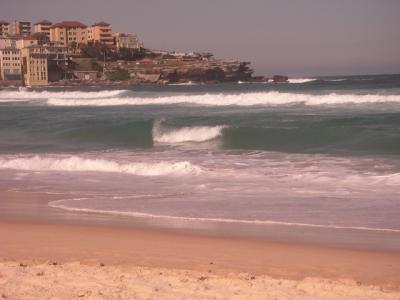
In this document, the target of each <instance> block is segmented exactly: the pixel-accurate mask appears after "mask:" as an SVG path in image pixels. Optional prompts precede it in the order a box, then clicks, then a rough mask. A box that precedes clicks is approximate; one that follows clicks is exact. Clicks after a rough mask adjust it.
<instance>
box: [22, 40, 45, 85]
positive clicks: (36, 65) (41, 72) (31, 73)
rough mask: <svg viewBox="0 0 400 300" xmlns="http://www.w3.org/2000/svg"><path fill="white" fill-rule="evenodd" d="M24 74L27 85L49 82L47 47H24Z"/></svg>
mask: <svg viewBox="0 0 400 300" xmlns="http://www.w3.org/2000/svg"><path fill="white" fill-rule="evenodd" d="M22 62H23V76H24V82H25V84H27V85H47V84H48V83H49V77H48V65H47V54H46V49H45V48H44V47H43V46H39V45H32V46H28V47H26V48H24V49H22Z"/></svg>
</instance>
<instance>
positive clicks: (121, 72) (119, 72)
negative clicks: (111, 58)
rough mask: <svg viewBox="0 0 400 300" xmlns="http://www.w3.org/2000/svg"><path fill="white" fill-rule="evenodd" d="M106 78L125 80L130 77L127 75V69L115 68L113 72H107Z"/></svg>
mask: <svg viewBox="0 0 400 300" xmlns="http://www.w3.org/2000/svg"><path fill="white" fill-rule="evenodd" d="M107 77H108V79H110V80H112V81H125V80H129V79H130V78H131V77H130V75H129V72H128V70H125V69H121V68H117V69H116V70H114V71H113V72H109V73H107Z"/></svg>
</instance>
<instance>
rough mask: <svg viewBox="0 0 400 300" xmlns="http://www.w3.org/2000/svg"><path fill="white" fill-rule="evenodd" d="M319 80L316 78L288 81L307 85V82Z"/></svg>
mask: <svg viewBox="0 0 400 300" xmlns="http://www.w3.org/2000/svg"><path fill="white" fill-rule="evenodd" d="M315 80H317V79H315V78H289V79H288V81H289V83H306V82H311V81H315Z"/></svg>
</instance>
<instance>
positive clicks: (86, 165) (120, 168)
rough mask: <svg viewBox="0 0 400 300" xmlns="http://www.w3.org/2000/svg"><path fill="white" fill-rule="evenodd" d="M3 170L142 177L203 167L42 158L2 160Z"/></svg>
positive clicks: (182, 173)
mask: <svg viewBox="0 0 400 300" xmlns="http://www.w3.org/2000/svg"><path fill="white" fill-rule="evenodd" d="M0 169H16V170H32V171H81V172H84V171H87V172H109V173H125V174H133V175H139V176H159V175H185V174H197V173H200V172H201V171H202V170H201V167H199V166H196V165H192V164H191V163H190V162H187V161H180V162H157V163H147V162H135V163H125V164H123V163H118V162H115V161H110V160H105V159H88V158H82V157H79V156H69V157H50V156H39V155H36V156H32V157H24V158H13V159H4V158H0Z"/></svg>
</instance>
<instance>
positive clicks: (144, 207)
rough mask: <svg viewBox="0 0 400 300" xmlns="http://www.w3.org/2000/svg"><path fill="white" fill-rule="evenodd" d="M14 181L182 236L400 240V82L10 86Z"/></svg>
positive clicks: (2, 144)
mask: <svg viewBox="0 0 400 300" xmlns="http://www.w3.org/2000/svg"><path fill="white" fill-rule="evenodd" d="M0 185H1V186H2V187H6V188H7V189H9V190H13V191H21V192H41V193H49V194H63V195H68V196H66V197H65V198H63V199H61V200H56V201H51V202H50V203H48V205H49V207H51V208H54V209H57V210H60V211H65V212H66V213H67V212H70V213H71V212H74V213H76V214H81V213H85V214H103V215H109V216H115V217H118V216H124V217H131V218H139V217H140V218H149V219H151V220H157V219H163V220H166V221H168V220H169V222H170V223H169V224H170V226H171V228H173V227H176V226H179V225H177V224H183V223H179V221H180V220H184V221H185V222H184V224H188V223H190V222H191V221H196V222H201V223H203V224H208V223H210V222H214V223H215V222H217V223H218V222H220V223H224V224H258V225H265V226H268V225H270V224H280V225H283V226H290V227H299V228H307V227H315V228H329V229H346V228H347V229H352V230H358V231H360V232H362V231H376V232H400V217H399V216H400V75H377V76H337V77H319V78H302V79H293V80H291V81H290V82H289V83H282V84H274V83H237V84H215V85H195V84H188V85H169V86H133V87H129V88H110V87H79V88H76V87H75V88H71V87H57V88H56V87H53V88H50V87H48V88H42V89H30V88H26V89H17V88H8V89H3V90H1V91H0ZM181 226H186V225H181ZM205 226H206V225H205Z"/></svg>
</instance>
